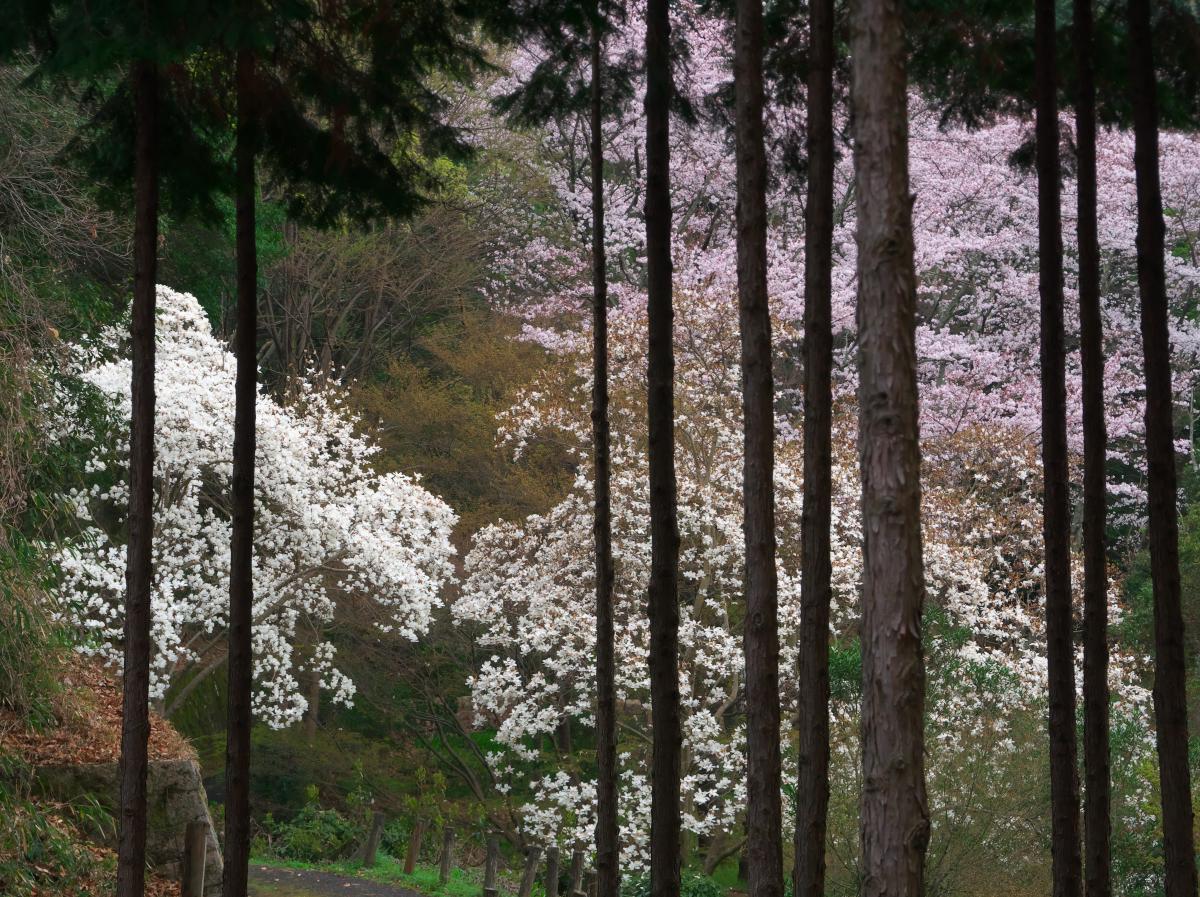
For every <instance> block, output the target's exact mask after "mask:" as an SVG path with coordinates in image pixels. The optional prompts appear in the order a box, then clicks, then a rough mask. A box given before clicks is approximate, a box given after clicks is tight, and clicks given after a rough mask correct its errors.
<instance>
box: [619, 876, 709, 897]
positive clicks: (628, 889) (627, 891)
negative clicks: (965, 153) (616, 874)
mask: <svg viewBox="0 0 1200 897" xmlns="http://www.w3.org/2000/svg"><path fill="white" fill-rule="evenodd" d="M679 895H680V897H724V895H723V894H722V893H721V889H720V887H719V886H718V885H717V883H716V882H715V881H713V880H712V879H711V878H709V877H708V876H707V875H701V874H699V873H698V872H684V873H683V877H682V878H681V880H680V882H679ZM621 897H650V876H649V875H631V876H629V877H628V878H626V879H625V880H623V881H622V882H621Z"/></svg>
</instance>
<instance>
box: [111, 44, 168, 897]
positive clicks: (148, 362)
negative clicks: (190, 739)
mask: <svg viewBox="0 0 1200 897" xmlns="http://www.w3.org/2000/svg"><path fill="white" fill-rule="evenodd" d="M132 76H133V92H134V103H135V114H136V116H137V119H136V121H137V124H136V128H137V132H136V134H135V137H134V141H135V142H134V220H133V227H134V235H133V309H132V314H131V320H130V331H131V336H132V343H133V374H132V382H131V384H130V387H131V391H132V416H131V419H130V428H129V547H128V551H127V555H126V562H125V589H126V596H125V667H124V687H123V691H122V702H123V703H122V715H121V815H120V829H121V831H120V839H119V842H118V849H117V895H118V897H141V894H142V891H143V890H144V889H145V881H146V768H147V759H148V748H149V741H150V616H151V612H150V595H151V590H152V589H153V587H154V561H153V550H152V549H153V540H154V306H155V289H156V283H155V281H156V280H157V268H158V134H157V131H158V67H157V66H156V65H154V64H153V63H151V62H146V61H139V62H136V63H135V64H134V66H133V72H132Z"/></svg>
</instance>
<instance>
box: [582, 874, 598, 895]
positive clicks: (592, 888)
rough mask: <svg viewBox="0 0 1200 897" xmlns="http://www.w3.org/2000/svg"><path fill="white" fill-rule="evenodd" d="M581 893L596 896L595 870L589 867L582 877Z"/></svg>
mask: <svg viewBox="0 0 1200 897" xmlns="http://www.w3.org/2000/svg"><path fill="white" fill-rule="evenodd" d="M583 893H585V894H586V895H587V897H596V870H595V869H589V870H588V871H587V875H585V876H584V877H583Z"/></svg>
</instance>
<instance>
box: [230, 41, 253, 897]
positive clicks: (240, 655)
mask: <svg viewBox="0 0 1200 897" xmlns="http://www.w3.org/2000/svg"><path fill="white" fill-rule="evenodd" d="M254 66H255V62H254V54H253V52H252V51H251V50H248V49H241V50H238V54H237V74H236V79H237V145H236V147H235V153H236V165H237V171H236V173H235V178H236V183H235V190H236V203H235V204H236V215H237V234H236V249H237V332H236V335H235V342H234V348H235V350H236V355H237V382H236V385H235V387H234V392H235V396H236V400H235V409H234V422H233V490H232V491H233V533H232V538H231V546H230V570H229V659H228V664H229V710H228V734H227V740H226V747H225V791H226V796H225V883H224V897H246V879H247V872H248V868H249V861H250V724H251V714H250V695H251V688H252V679H253V657H252V656H251V644H250V634H251V613H252V609H253V606H254V581H253V576H252V568H251V564H252V560H253V553H254V442H255V429H254V428H255V400H256V398H257V394H258V386H257V378H258V362H257V352H256V348H257V346H256V335H257V331H258V305H257V287H258V251H257V247H256V245H255V235H254V202H255V179H254V156H255V137H254V129H255V121H254V109H253V96H252V92H253V89H254Z"/></svg>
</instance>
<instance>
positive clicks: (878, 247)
mask: <svg viewBox="0 0 1200 897" xmlns="http://www.w3.org/2000/svg"><path fill="white" fill-rule="evenodd" d="M901 9H902V6H901V3H900V0H856V2H854V3H853V4H852V6H851V11H852V40H851V55H852V58H853V60H854V68H853V77H852V83H851V90H852V102H853V104H854V112H855V120H854V131H855V134H854V136H855V154H854V170H855V180H856V188H857V194H858V228H857V235H856V237H857V242H858V340H859V431H858V433H859V435H858V439H859V465H860V467H861V472H862V515H863V592H862V613H863V619H862V657H863V660H862V663H863V698H862V753H863V759H862V763H863V794H862V813H861V823H860V825H861V835H862V851H863V859H862V863H863V887H862V894H863V897H919V895H921V894H922V893H923V890H924V860H925V850H926V847H927V846H928V843H929V811H928V808H927V804H926V797H925V756H924V737H923V736H924V733H923V728H922V727H923V722H924V720H923V717H924V705H925V664H924V658H923V656H922V650H921V606H922V604H923V602H924V597H925V582H924V571H923V565H922V555H921V486H920V473H921V471H920V466H921V465H920V445H919V442H918V438H919V433H918V424H917V371H916V334H915V319H916V277H915V274H914V272H913V236H912V196H911V194H910V193H909V188H908V114H907V103H908V95H907V84H906V73H905V56H904V23H903V19H902V13H901Z"/></svg>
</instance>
